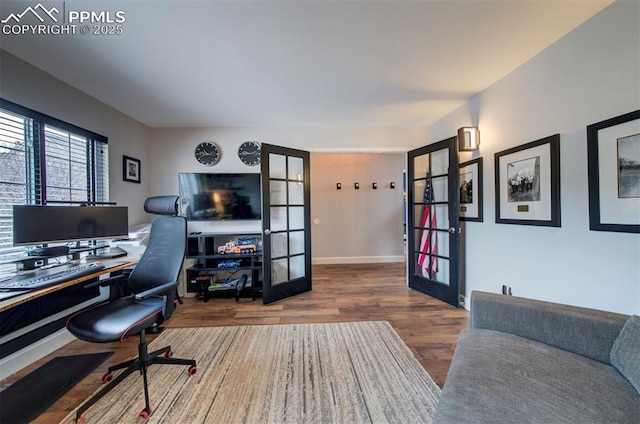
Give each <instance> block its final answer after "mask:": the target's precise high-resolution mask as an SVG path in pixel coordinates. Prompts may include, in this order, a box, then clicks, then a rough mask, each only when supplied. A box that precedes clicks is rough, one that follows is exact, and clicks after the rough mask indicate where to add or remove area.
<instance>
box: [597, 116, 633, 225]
mask: <svg viewBox="0 0 640 424" xmlns="http://www.w3.org/2000/svg"><path fill="white" fill-rule="evenodd" d="M587 170H588V179H589V228H590V229H591V230H593V231H616V232H625V233H640V110H636V111H634V112H630V113H627V114H624V115H620V116H616V117H614V118H611V119H607V120H605V121H601V122H597V123H595V124H591V125H589V126H587Z"/></svg>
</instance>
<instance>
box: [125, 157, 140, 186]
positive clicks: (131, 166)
mask: <svg viewBox="0 0 640 424" xmlns="http://www.w3.org/2000/svg"><path fill="white" fill-rule="evenodd" d="M122 179H123V181H129V182H131V183H138V184H140V160H138V159H134V158H132V157H129V156H124V155H123V156H122Z"/></svg>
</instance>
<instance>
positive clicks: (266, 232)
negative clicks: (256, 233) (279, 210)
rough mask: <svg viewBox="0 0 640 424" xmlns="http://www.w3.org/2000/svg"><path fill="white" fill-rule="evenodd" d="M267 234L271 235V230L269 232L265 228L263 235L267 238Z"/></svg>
mask: <svg viewBox="0 0 640 424" xmlns="http://www.w3.org/2000/svg"><path fill="white" fill-rule="evenodd" d="M269 234H271V230H270V229H268V228H265V230H264V235H265V236H268V235H269Z"/></svg>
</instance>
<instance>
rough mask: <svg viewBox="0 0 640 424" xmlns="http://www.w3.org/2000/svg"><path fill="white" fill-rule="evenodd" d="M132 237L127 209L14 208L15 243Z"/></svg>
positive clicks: (94, 207)
mask: <svg viewBox="0 0 640 424" xmlns="http://www.w3.org/2000/svg"><path fill="white" fill-rule="evenodd" d="M128 235H129V218H128V213H127V208H126V207H118V206H36V205H14V206H13V244H14V245H29V244H43V243H53V242H67V241H81V240H96V239H112V238H117V237H127V236H128Z"/></svg>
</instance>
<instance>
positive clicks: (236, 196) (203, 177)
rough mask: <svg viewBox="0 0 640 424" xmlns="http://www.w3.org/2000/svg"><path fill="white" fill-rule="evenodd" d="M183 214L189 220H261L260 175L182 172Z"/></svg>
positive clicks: (179, 180) (180, 187)
mask: <svg viewBox="0 0 640 424" xmlns="http://www.w3.org/2000/svg"><path fill="white" fill-rule="evenodd" d="M178 186H179V190H180V215H182V216H184V217H185V218H187V219H188V220H216V221H227V220H260V219H261V216H262V192H261V190H260V174H222V173H220V174H214V173H196V172H181V173H179V174H178Z"/></svg>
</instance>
